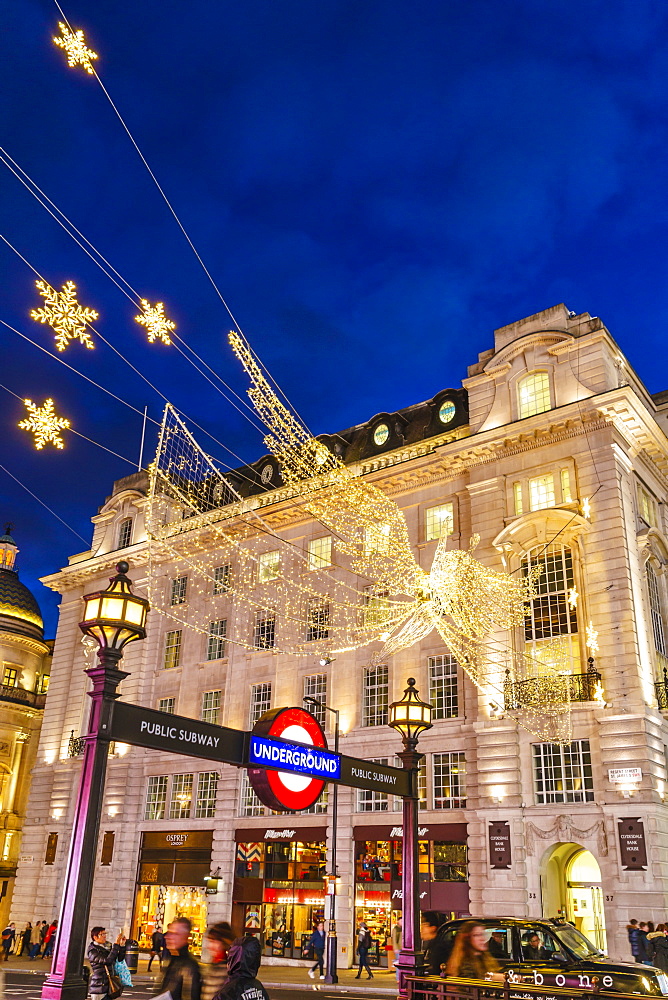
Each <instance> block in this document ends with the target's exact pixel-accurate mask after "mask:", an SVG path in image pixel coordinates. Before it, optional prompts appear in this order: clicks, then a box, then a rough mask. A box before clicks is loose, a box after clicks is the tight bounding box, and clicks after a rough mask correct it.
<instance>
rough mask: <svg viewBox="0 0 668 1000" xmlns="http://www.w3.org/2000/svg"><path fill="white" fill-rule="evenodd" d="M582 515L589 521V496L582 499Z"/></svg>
mask: <svg viewBox="0 0 668 1000" xmlns="http://www.w3.org/2000/svg"><path fill="white" fill-rule="evenodd" d="M582 516H583V517H586V518H587V520H588V521H591V501H590V499H589V497H584V498H583V500H582Z"/></svg>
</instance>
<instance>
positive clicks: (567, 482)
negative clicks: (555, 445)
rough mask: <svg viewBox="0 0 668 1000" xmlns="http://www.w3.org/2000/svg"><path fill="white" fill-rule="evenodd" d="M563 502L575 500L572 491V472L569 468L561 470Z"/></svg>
mask: <svg viewBox="0 0 668 1000" xmlns="http://www.w3.org/2000/svg"><path fill="white" fill-rule="evenodd" d="M561 502H562V503H572V502H573V494H572V493H571V474H570V472H569V471H568V469H562V470H561Z"/></svg>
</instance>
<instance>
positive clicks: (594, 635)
mask: <svg viewBox="0 0 668 1000" xmlns="http://www.w3.org/2000/svg"><path fill="white" fill-rule="evenodd" d="M598 648H599V647H598V632H597V631H596V629H595V628H594V626H593V624H592V622H589V624H588V625H587V649H588V650H589V652H590V653H598Z"/></svg>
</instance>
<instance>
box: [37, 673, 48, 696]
mask: <svg viewBox="0 0 668 1000" xmlns="http://www.w3.org/2000/svg"><path fill="white" fill-rule="evenodd" d="M50 680H51V675H50V674H42V676H41V677H40V679H39V686H38V689H37V690H38V693H39V694H46V693H47V691H48V690H49V681H50Z"/></svg>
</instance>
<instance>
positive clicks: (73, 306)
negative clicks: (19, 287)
mask: <svg viewBox="0 0 668 1000" xmlns="http://www.w3.org/2000/svg"><path fill="white" fill-rule="evenodd" d="M35 285H36V286H37V289H38V291H39V294H40V295H41V296H43V298H44V299H45V300H46V305H45V306H44V307H43V308H40V309H32V310H31V311H30V316H31V318H32V319H34V320H36V321H37V322H38V323H47V324H48V325H49V326H50V327H51V329H52V330H53V332H54V333H55V335H56V348H57V350H59V351H64V350H65V348H66V347H67V345H68V343H69V341H70V340H77V339H78V340H80V341H81V343H82V344H83V345H84V347H88V348H92V347H95V344H94V343H93V341H92V340H91V337H90V334H89V333H88V331H87V330H86V326H87V324H88V323H90V321H91V320H94V319H97V318H98V315H99V314H98V313H97V312H96V311H95V310H94V309H89V308H88V307H87V306H82V305H79V303H78V302H77V298H76V295H75V292H76V288H77V286H76V285H75V284H74V282H73V281H66V282H65V284H64V285H63V290H62V292H57V291H56V290H55V288H52V287H51V285H47V283H46V281H36V282H35Z"/></svg>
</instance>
